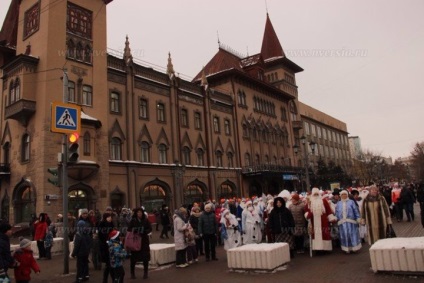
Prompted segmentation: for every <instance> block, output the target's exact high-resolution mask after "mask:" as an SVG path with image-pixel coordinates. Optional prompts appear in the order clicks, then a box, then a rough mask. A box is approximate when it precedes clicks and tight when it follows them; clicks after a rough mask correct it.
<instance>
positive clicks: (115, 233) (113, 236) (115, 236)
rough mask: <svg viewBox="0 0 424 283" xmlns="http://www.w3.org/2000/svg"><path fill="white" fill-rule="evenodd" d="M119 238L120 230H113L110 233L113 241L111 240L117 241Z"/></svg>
mask: <svg viewBox="0 0 424 283" xmlns="http://www.w3.org/2000/svg"><path fill="white" fill-rule="evenodd" d="M118 236H119V231H118V230H112V231H110V233H109V239H111V240H115V239H116V238H117V237H118Z"/></svg>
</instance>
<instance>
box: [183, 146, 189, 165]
mask: <svg viewBox="0 0 424 283" xmlns="http://www.w3.org/2000/svg"><path fill="white" fill-rule="evenodd" d="M183 164H184V165H190V164H191V162H190V148H189V147H188V146H185V147H183Z"/></svg>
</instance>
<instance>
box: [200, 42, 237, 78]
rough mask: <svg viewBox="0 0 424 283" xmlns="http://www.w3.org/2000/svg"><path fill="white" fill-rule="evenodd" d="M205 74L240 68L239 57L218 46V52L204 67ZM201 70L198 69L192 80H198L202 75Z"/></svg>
mask: <svg viewBox="0 0 424 283" xmlns="http://www.w3.org/2000/svg"><path fill="white" fill-rule="evenodd" d="M204 69H205V74H206V76H208V75H212V74H216V73H219V72H222V71H225V70H230V69H238V70H242V67H241V65H240V58H239V57H238V56H237V55H234V54H233V53H231V52H229V51H227V50H225V49H223V48H221V47H219V50H218V52H217V53H216V54H215V56H213V58H212V59H211V60H210V61H209V62H208V63H207V64H206V66H205V67H204ZM202 72H203V70H202V71H200V72H199V73H198V74H197V76H196V77H195V78H194V79H193V81H197V80H200V79H201V77H202Z"/></svg>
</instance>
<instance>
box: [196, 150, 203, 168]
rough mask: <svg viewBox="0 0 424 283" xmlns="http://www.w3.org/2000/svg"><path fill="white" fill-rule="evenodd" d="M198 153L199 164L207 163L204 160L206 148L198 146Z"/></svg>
mask: <svg viewBox="0 0 424 283" xmlns="http://www.w3.org/2000/svg"><path fill="white" fill-rule="evenodd" d="M196 153H197V165H198V166H203V165H204V164H205V162H204V155H205V152H204V150H203V149H201V148H198V149H197V151H196Z"/></svg>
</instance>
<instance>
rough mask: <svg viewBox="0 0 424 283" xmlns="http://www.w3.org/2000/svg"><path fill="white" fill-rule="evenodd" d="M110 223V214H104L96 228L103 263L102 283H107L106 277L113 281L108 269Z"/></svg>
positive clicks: (111, 227) (111, 224)
mask: <svg viewBox="0 0 424 283" xmlns="http://www.w3.org/2000/svg"><path fill="white" fill-rule="evenodd" d="M113 228H114V227H113V223H112V214H110V213H107V212H106V213H104V214H103V217H102V220H101V221H100V222H99V226H98V231H97V232H98V237H99V249H100V251H99V252H100V258H101V261H102V262H104V263H105V270H104V271H103V283H107V281H108V277H109V274H110V277H111V278H112V281H113V280H114V277H113V274H112V272H111V267H110V258H109V245H108V243H107V241H108V239H109V233H110V232H112V230H113Z"/></svg>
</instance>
